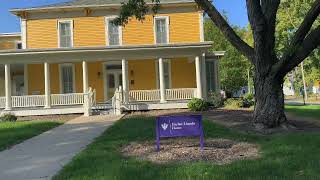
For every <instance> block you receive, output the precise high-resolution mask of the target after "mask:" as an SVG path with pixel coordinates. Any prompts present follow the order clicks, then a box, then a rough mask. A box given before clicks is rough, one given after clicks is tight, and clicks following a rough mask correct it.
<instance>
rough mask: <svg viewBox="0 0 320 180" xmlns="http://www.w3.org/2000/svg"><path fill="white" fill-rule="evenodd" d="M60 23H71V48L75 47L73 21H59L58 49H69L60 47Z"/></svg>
mask: <svg viewBox="0 0 320 180" xmlns="http://www.w3.org/2000/svg"><path fill="white" fill-rule="evenodd" d="M60 23H70V28H71V47H73V31H74V28H73V20H58V22H57V26H58V47H59V48H67V47H61V46H60V44H61V43H60V39H61V38H60Z"/></svg>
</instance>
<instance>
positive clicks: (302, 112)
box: [286, 105, 320, 120]
mask: <svg viewBox="0 0 320 180" xmlns="http://www.w3.org/2000/svg"><path fill="white" fill-rule="evenodd" d="M286 111H287V112H289V113H291V114H293V115H296V116H300V117H311V118H315V119H319V120H320V106H316V105H308V106H289V105H287V106H286Z"/></svg>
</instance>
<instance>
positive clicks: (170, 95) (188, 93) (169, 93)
mask: <svg viewBox="0 0 320 180" xmlns="http://www.w3.org/2000/svg"><path fill="white" fill-rule="evenodd" d="M196 92H197V91H196V89H195V88H186V89H166V99H167V100H169V101H170V100H189V99H192V98H194V97H196V96H195V94H196Z"/></svg>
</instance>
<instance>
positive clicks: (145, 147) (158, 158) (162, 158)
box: [121, 138, 259, 165]
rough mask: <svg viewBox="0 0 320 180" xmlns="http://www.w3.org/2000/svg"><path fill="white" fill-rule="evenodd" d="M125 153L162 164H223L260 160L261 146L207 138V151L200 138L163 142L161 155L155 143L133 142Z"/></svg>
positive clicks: (124, 150)
mask: <svg viewBox="0 0 320 180" xmlns="http://www.w3.org/2000/svg"><path fill="white" fill-rule="evenodd" d="M121 152H122V154H123V155H124V156H127V157H136V158H138V159H141V160H148V161H151V162H153V163H158V164H163V163H170V162H198V161H205V162H211V163H214V164H218V165H223V164H229V163H231V162H233V161H237V160H243V159H256V158H258V157H259V147H258V146H257V145H255V144H249V143H244V142H235V141H231V140H228V139H206V140H205V148H204V150H201V149H200V147H199V139H188V138H175V139H167V140H162V141H161V150H160V152H156V148H155V142H154V141H147V142H143V143H136V142H133V143H131V144H129V145H127V146H125V147H123V148H122V149H121Z"/></svg>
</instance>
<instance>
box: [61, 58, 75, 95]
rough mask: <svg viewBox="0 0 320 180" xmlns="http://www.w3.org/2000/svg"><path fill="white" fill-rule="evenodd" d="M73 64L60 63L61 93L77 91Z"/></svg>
mask: <svg viewBox="0 0 320 180" xmlns="http://www.w3.org/2000/svg"><path fill="white" fill-rule="evenodd" d="M74 73H75V72H74V65H73V64H63V65H60V86H61V87H60V89H61V93H63V94H68V93H74V92H75V74H74Z"/></svg>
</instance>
